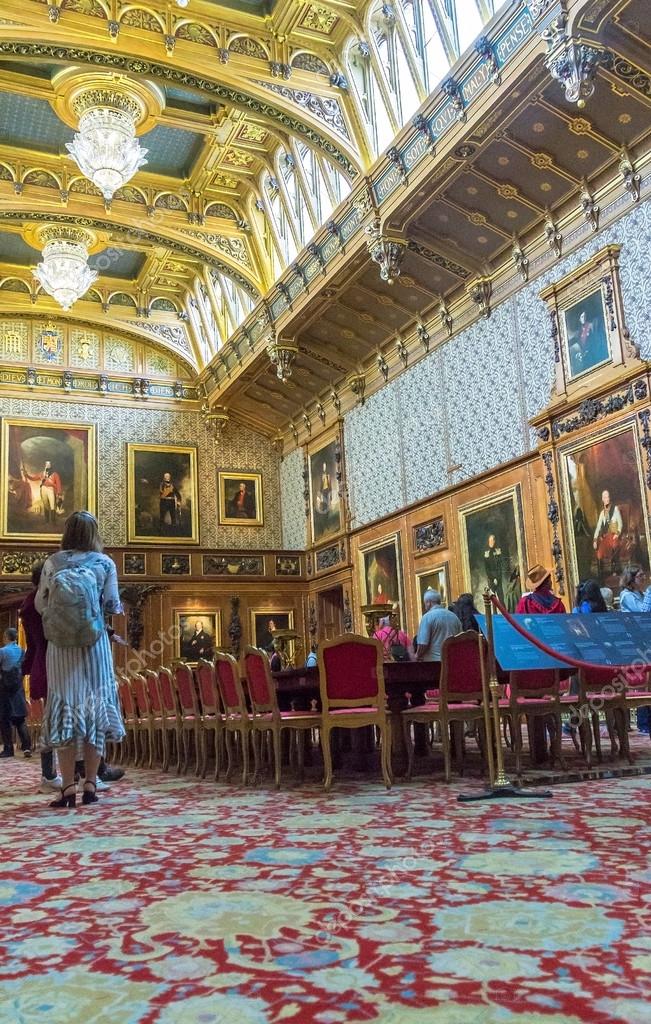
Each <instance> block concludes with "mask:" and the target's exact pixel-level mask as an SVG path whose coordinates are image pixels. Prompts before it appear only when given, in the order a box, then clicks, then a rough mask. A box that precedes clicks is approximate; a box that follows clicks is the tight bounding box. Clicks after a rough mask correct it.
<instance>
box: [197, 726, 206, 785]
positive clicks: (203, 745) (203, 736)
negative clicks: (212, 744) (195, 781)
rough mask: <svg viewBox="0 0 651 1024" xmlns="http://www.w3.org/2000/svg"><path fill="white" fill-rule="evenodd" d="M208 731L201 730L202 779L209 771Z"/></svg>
mask: <svg viewBox="0 0 651 1024" xmlns="http://www.w3.org/2000/svg"><path fill="white" fill-rule="evenodd" d="M206 732H207V730H206V729H202V730H201V757H200V762H199V771H200V774H201V778H202V779H205V777H206V772H207V771H208V737H207V735H206Z"/></svg>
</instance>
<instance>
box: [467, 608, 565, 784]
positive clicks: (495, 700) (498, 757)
mask: <svg viewBox="0 0 651 1024" xmlns="http://www.w3.org/2000/svg"><path fill="white" fill-rule="evenodd" d="M492 596H493V595H492V593H491V591H490V590H488V589H487V590H485V591H484V613H485V615H486V642H487V645H488V686H486V673H485V671H484V670H483V668H482V691H483V694H484V721H485V723H486V746H487V754H486V759H487V761H488V782H489V785H488V789H485V790H482V792H480V793H460V794H459V796H458V797H457V800H458V801H459V802H460V803H469V802H471V801H474V800H499V799H501V798H502V797H512V796H514V797H522V798H527V797H533V798H538V797H549V796H551V795H552V794H551V790H549V789H540V790H536V789H523V788H522V787H521V786H514V785H513V783H512V782H511V781H510V780H509V779H508V778H507V776H506V774H505V771H504V750H503V748H502V730H501V729H500V684H499V681H498V678H497V662H496V659H495V635H494V630H493V603H492ZM489 704H490V706H489ZM491 712H492V726H493V727H492V729H491V727H490V726H491ZM493 742H494V743H495V747H494V750H495V765H496V767H497V771H495V769H494V766H493Z"/></svg>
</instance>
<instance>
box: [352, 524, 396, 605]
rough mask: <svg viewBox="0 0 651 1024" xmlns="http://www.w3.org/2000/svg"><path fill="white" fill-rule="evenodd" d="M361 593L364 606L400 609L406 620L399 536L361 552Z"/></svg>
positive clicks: (370, 545)
mask: <svg viewBox="0 0 651 1024" xmlns="http://www.w3.org/2000/svg"><path fill="white" fill-rule="evenodd" d="M360 559H361V564H360V573H361V580H360V583H361V593H362V599H363V604H386V605H389V606H391V605H393V604H396V603H398V604H399V605H400V614H401V618H404V602H403V598H402V560H401V553H400V534H399V533H394V534H392V535H391V536H390V537H383V538H382V540H379V541H376V542H375V543H373V544H369V545H366V546H365V547H363V548H360Z"/></svg>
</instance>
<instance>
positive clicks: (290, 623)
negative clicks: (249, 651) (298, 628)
mask: <svg viewBox="0 0 651 1024" xmlns="http://www.w3.org/2000/svg"><path fill="white" fill-rule="evenodd" d="M249 629H250V632H249V636H250V638H251V644H252V646H253V647H260V648H261V649H262V650H263V651H266V652H267V654H269V655H270V654H271V653H272V651H273V640H274V633H275V632H277V631H278V630H284V629H294V609H293V608H285V609H280V608H251V609H250V611H249ZM288 646H289V645H288Z"/></svg>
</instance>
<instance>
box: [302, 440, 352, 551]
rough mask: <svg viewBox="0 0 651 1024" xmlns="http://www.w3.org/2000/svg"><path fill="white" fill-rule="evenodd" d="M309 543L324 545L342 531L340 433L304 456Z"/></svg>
mask: <svg viewBox="0 0 651 1024" xmlns="http://www.w3.org/2000/svg"><path fill="white" fill-rule="evenodd" d="M306 459H307V474H308V479H309V506H310V508H309V511H310V529H311V531H312V543H313V544H323V543H325V542H326V541H328V540H331V539H332V538H334V537H338V536H339V534H340V533H341V532H342V531H343V529H344V524H345V512H344V497H343V495H344V476H343V457H342V444H341V436H340V430H339V428H337V432H336V434H335V435H334V436H330V437H329V438H328V439H327V440H325V441H324V440H323V439H321V443H320V444H319V447H318V448H315V449H314V450H313V451H310V452H309V453H308V454H307V456H306Z"/></svg>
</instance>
